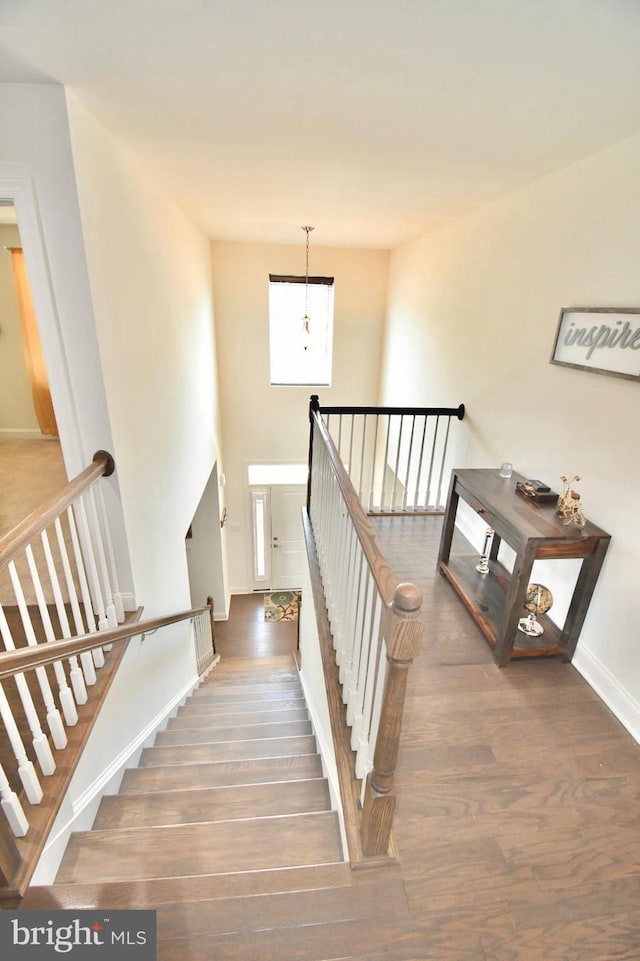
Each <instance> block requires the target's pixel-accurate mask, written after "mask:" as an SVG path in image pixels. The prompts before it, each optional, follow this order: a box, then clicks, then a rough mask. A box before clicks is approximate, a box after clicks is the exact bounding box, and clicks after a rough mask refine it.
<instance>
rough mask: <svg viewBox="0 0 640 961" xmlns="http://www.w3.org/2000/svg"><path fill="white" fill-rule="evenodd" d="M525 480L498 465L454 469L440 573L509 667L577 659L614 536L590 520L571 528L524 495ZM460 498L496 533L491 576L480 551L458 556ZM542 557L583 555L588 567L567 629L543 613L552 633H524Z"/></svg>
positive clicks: (580, 579)
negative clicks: (509, 552)
mask: <svg viewBox="0 0 640 961" xmlns="http://www.w3.org/2000/svg"><path fill="white" fill-rule="evenodd" d="M522 480H525V478H524V477H522V476H521V475H520V474H517V473H516V472H515V471H514V473H513V474H512V476H511V477H510V478H508V479H507V478H503V477H501V476H500V473H499V471H498V470H475V469H468V470H454V471H452V476H451V484H450V487H449V497H448V501H447V509H446V513H445V518H444V526H443V529H442V538H441V541H440V553H439V556H438V568H439V570H440V572H441V573H442V574H443V575H444V576H445V577H446V578H447V580H448V581H449V582H450V583H451V585H452V586H453V587H454V588H455V590H456V591H457V593H458V594H459V596H460V597H461V599H462V601H463V603H464V604H465V606H466V607H467V609H468V610H469V612H470V614H471V616H472V617H473V619H474V621H475V622H476V624H477V625H478V627H479V628H480V630H481V631H482V633H483V634H484V636H485V637H486V638H487V640H488V641H489V643H490V644H491V646H492V647H493V649H494V654H495V659H496V662H497V664H499V665H500V667H505V666H506V665H507V664H508V663H509V661H510V660H511V658H512V657H540V656H546V657H550V656H557V655H562V656H563V657H564V659H565V660H566V661H570V660H571V658H572V657H573V654H574V651H575V649H576V645H577V643H578V637H579V636H580V630H581V628H582V624H583V622H584V619H585V616H586V614H587V610H588V608H589V602H590V600H591V595H592V593H593V590H594V588H595V585H596V582H597V580H598V575H599V574H600V569H601V567H602V562H603V561H604V558H605V554H606V553H607V548H608V546H609V541H610V539H611V538H610V535H609V534H607V533H606V531H603V530H601V529H600V528H599V527H596V526H595V524H591V523H589V522H587V524H586V526H585V527H583V528H578V527H576V526H574V525H570V526H566V525H564V524H563V523H562V521H561V520H560V518H559V517H558V516H557V515H556V513H555V505H554V504H536V503H533V502H531V501H528V500H527V499H526V498H525V497H523V496H522V495H520V494H517V493H516V490H515V485H516V482H517V481H522ZM460 499H462V500H463V501H465V502H466V503H467V504H469V505H471V507H472V508H473V509H474V510H475V511H476V512H477V513H478V514H479V515H480V517H481V518H482V520H483V521H484V522H486V525H487V527H488V528H491V529H492V530H493V531H495V534H494V537H493V541H492V544H491V550H490V554H489V573H488V574H481V573H479V572H478V571H476V569H475V565H476V564H477V563H478V560H479V555H478V553H477V552H476V553H473V554H471V553H469V552H467V553H462V552H456V553H455V555H454V556H452V552H451V544H452V540H453V534H454V527H455V520H456V513H457V509H458V501H459V500H460ZM503 540H504V542H505V543H506V544H508V545H509V546H510V547H511V548H512V549H513V550H514V551H515V554H516V558H515V562H514V565H513V571H512V572H511V573H510V572H509V571H508V570H507V568H506V567H504V565H503V564H501V563H499V562H498V550H499V548H500V543H501V541H503ZM468 546H469V545H468ZM539 558H544V559H548V558H582V565H581V567H580V573H579V575H578V579H577V582H576V585H575V589H574V592H573V596H572V598H571V602H570V605H569V609H568V611H567V616H566V618H565V623H564V627H562V628H559V627H558V626H557V625H556V624H554V623H553V621H552V620H550V618H549V617H548V616H546V615H544V614H542V615H539V616H538V620H539V621H540V623H541V624H542V626H543V627H544V633H543V634H542V635H540V636H539V637H533V638H532V637H529V636H528V635H527V634H524V633H522V631H519V630H518V621H519V620H520V618H521V617H523V616H525V615H526V613H527V611H526V610H525V609H524V602H525V595H526V590H527V586H528V584H529V583H530V580H531V568H532V566H533V562H534V561H535V560H537V559H539Z"/></svg>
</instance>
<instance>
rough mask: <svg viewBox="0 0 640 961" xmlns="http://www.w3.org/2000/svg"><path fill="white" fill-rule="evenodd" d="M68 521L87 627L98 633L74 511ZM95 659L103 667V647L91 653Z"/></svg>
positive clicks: (91, 632)
mask: <svg viewBox="0 0 640 961" xmlns="http://www.w3.org/2000/svg"><path fill="white" fill-rule="evenodd" d="M67 520H68V522H69V532H70V534H71V544H72V546H73V556H74V558H75V562H76V571H77V572H78V581H79V583H80V593H81V595H82V603H83V604H84V609H85V612H86V613H85V616H86V620H87V627H88V629H89V633H90V634H94V633H96V612H95V611H94V608H93V601H92V599H91V592H90V590H89V582H88V581H87V572H86V570H85V566H84V558H83V556H82V551H81V550H80V540H79V538H78V530H77V528H76V521H75V517H74V516H73V510H72V509H71V508H70V507H68V508H67ZM91 654H92V657H93V663H94V664H95V666H96V667H102V666H103V665H104V653H103V651H102V648H101V647H94V648H93V650H92V651H91Z"/></svg>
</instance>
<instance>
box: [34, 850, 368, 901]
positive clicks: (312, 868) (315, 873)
mask: <svg viewBox="0 0 640 961" xmlns="http://www.w3.org/2000/svg"><path fill="white" fill-rule="evenodd" d="M350 882H351V868H350V867H349V865H348V864H347V863H346V862H345V861H334V862H329V863H327V864H314V865H304V866H303V867H286V868H273V869H270V870H266V871H243V872H241V873H237V874H209V875H206V874H205V875H202V874H200V875H196V876H191V877H181V878H143V879H140V880H135V881H109V882H103V883H97V884H86V883H83V882H80V883H76V884H73V883H69V884H60V883H57V884H51V885H43V886H41V887H33V888H30V889H29V891H28V892H27V894H26V895H25V898H24V900H23V901H22V904H21V908H26V909H28V910H37V909H43V910H44V909H47V910H50V909H53V908H72V907H75V908H79V909H83V908H94V907H111V908H114V909H118V908H133V907H135V908H157V907H160V906H161V905H164V904H174V903H176V902H179V901H207V902H210V901H211V900H212V899H216V898H223V899H225V900H227V899H229V898H232V897H233V898H242V897H251V896H253V895H263V894H277V893H280V892H285V891H312V890H315V889H316V888H324V887H327V886H331V887H340V888H344V887H345V886H347V885H349V884H350Z"/></svg>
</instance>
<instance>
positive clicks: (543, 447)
mask: <svg viewBox="0 0 640 961" xmlns="http://www.w3.org/2000/svg"><path fill="white" fill-rule="evenodd" d="M639 170H640V137H634V138H632V139H630V140H627V141H625V142H623V143H621V144H619V145H617V146H614V147H612V148H610V149H608V150H605V151H603V152H600V153H598V154H596V155H593V156H592V157H589V158H587V159H586V160H584V161H583V162H581V163H578V164H575V165H573V166H571V167H568V168H566V169H565V170H562V171H560V172H558V173H556V174H554V175H552V176H549V177H547V178H545V179H544V180H542V181H539V182H538V183H536V184H533V185H532V186H530V187H528V188H526V189H523V190H519V191H517V192H515V193H513V194H511V195H509V196H508V197H505V198H503V199H502V200H501V201H500V202H497V203H494V204H492V205H490V206H488V207H485V208H483V209H481V210H479V211H477V212H476V213H475V214H473V215H471V216H468V217H466V218H464V219H462V220H459V221H456V222H454V223H451V224H449V225H448V226H446V227H444V228H443V229H441V230H439V231H437V232H434V233H432V234H429V235H427V236H424V237H422V238H420V239H418V240H416V241H414V242H412V243H410V244H406V245H404V246H403V247H400V248H399V249H398V250H396V251H394V253H393V255H392V259H391V267H390V293H389V321H388V329H387V337H386V354H385V368H384V374H383V389H382V395H381V396H382V403H394V404H404V403H415V404H420V405H422V404H430V403H438V404H447V405H448V404H458V403H460V402H464V403H465V404H466V405H467V416H466V421H465V424H466V429H467V432H468V438H467V440H468V449H467V455H466V466H472V467H494V466H496V465H499V464H500V463H501V462H502V461H503V460H509V461H512V462H513V464H514V466H515V468H516V469H517V470H519V471H520V472H521V473H523V474H525V475H526V476H535V477H539V478H543V479H545V480H546V481H547V482H548V483H550V484H551V485H552V486H553V487H554V488H556V489H559V487H560V481H559V477H560V475H561V474H569V475H572V474H574V473H578V474H580V475H581V476H582V478H583V479H582V482H581V484H580V485H579V488H580V490H581V492H582V497H583V502H584V506H585V511H586V514H587V516H588V517H589V519H590V520H592V521H594V522H595V523H596V524H598V525H599V526H601V527H603V528H604V529H605V530H608V531H609V532H610V533H611V535H612V543H611V547H610V549H609V554H608V556H607V559H606V561H605V566H604V569H603V572H602V575H601V578H600V581H599V583H598V586H597V588H596V591H595V594H594V598H593V602H592V606H591V610H590V611H589V614H588V617H587V620H586V623H585V625H584V628H583V631H582V637H581V641H580V645H579V648H578V652H577V654H576V658H575V661H574V663H575V664H576V666H577V667H578V668H579V669H580V670H581V671H583V673H585V675H587V676H588V678H589V679H590V681H591V683H592V684H593V685H594V686H595V687H596V689H598V690H599V691H600V693H601V694H602V695H603V696H604V697H605V698H606V699H607V700H608V702H609V704H610V705H611V706H612V707H613V709H614V710H615V711H616V713H617V714H618V716H619V717H620V718H621V719H622V720H623V722H624V723H625V724H626V725H627V726H628V727H629V728H630V729H631V730H632V731H633V732H634V734H635V736H636V737H637V738H639V739H640V654H639V653H638V648H637V629H636V625H637V623H638V620H639V618H640V600H639V598H640V595H639V594H638V591H637V586H636V574H637V571H638V569H639V567H640V511H639V510H638V507H639V504H638V488H637V478H638V475H639V474H640V447H639V446H638V443H637V440H636V436H637V428H636V427H635V426H634V425H635V413H636V411H637V409H638V403H639V402H640V395H639V393H638V391H639V389H640V388H639V387H638V384H637V383H633V382H631V381H626V380H621V379H617V378H614V377H605V376H599V375H597V374H592V373H587V372H583V371H576V370H569V369H565V368H561V367H556V366H553V365H550V364H549V358H550V356H551V351H552V347H553V342H554V336H555V332H556V326H557V322H558V316H559V312H560V308H561V307H563V306H609V307H611V306H633V307H638V306H640V272H639V270H638V263H639V262H640V232H639V231H638V222H639V221H640V174H639V172H638V171H639ZM461 466H465V465H461ZM556 563H559V562H556ZM561 582H562V576H560V578H559V583H560V585H561ZM549 586H550V587H552V589H553V586H554V585H553V584H551V583H550V584H549ZM560 589H562V585H561V587H560Z"/></svg>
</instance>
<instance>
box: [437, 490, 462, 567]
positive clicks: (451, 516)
mask: <svg viewBox="0 0 640 961" xmlns="http://www.w3.org/2000/svg"><path fill="white" fill-rule="evenodd" d="M459 499H460V497H459V494H458V492H457V491H456V473H455V471H454V472H452V474H451V483H450V485H449V496H448V498H447V509H446V511H445V515H444V524H443V526H442V535H441V537H440V551H439V553H438V570H441V566H442V564H447V563H448V561H449V556H450V554H451V541H452V540H453V531H454V528H455V524H456V512H457V510H458V500H459Z"/></svg>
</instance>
